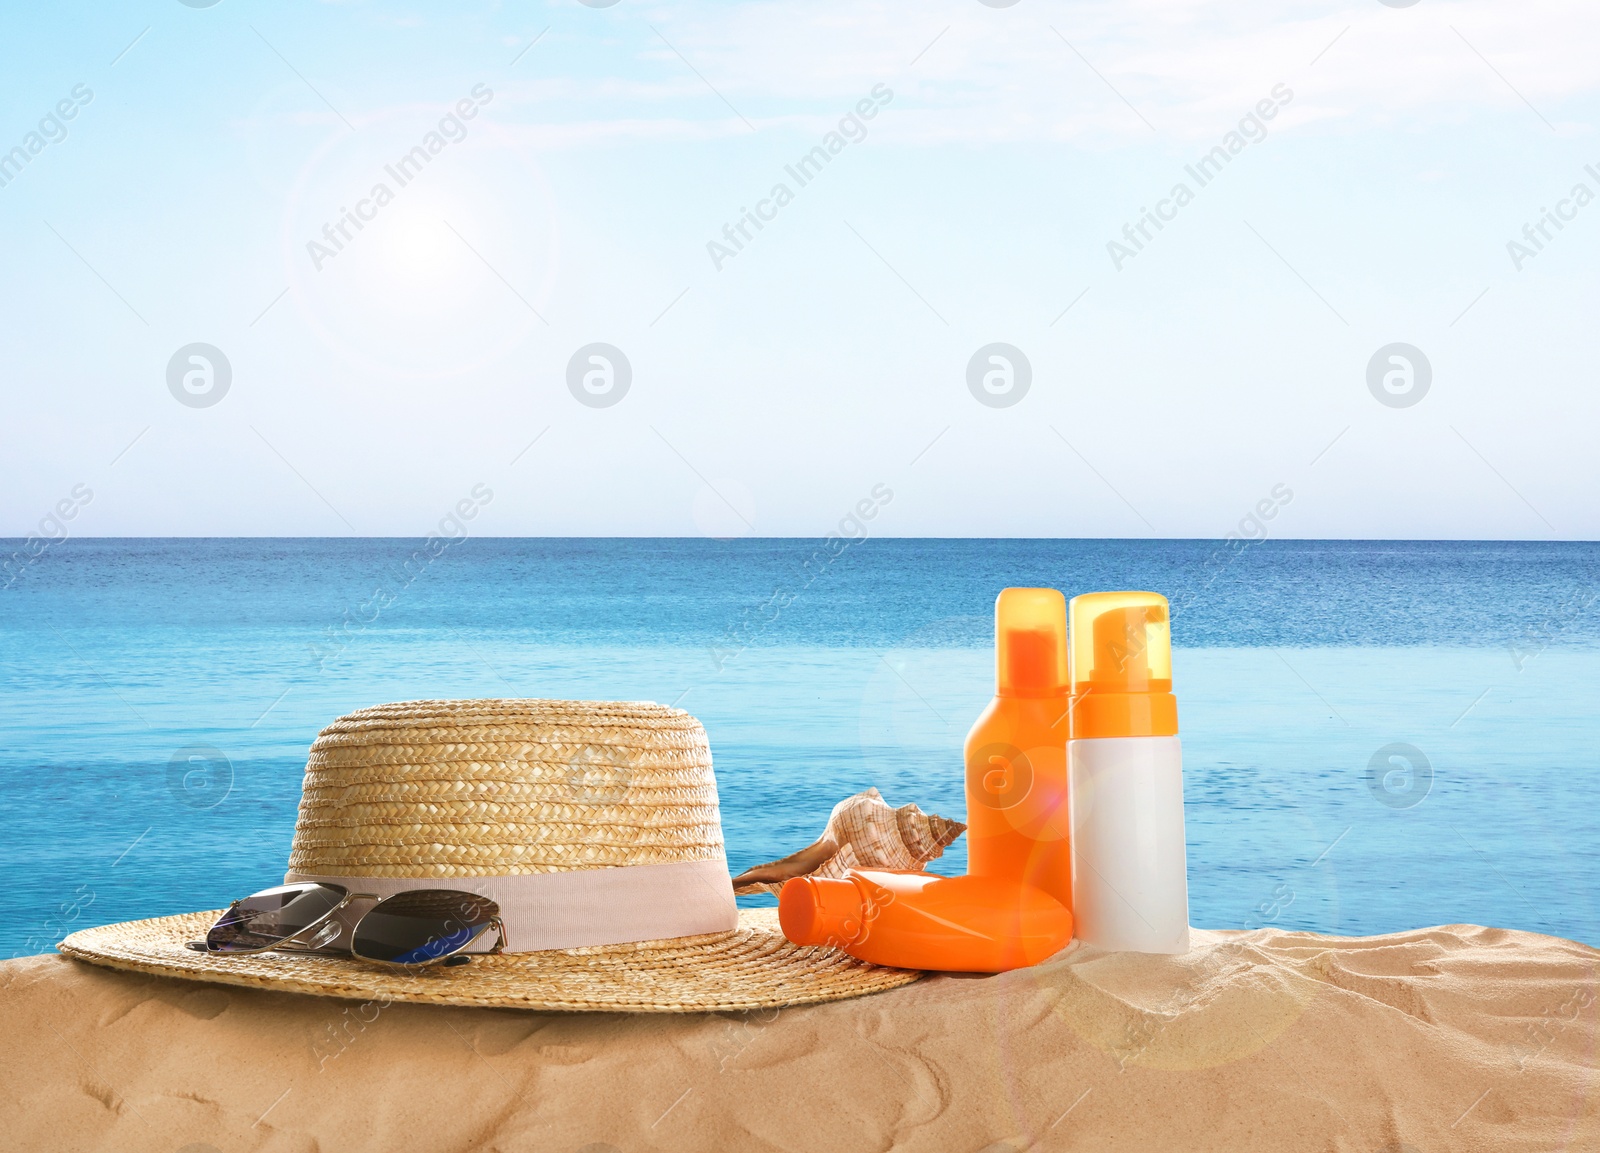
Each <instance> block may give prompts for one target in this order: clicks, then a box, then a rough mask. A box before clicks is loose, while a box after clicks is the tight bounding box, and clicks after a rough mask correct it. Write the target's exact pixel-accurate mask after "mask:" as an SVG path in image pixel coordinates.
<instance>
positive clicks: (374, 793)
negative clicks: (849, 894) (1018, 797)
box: [59, 700, 921, 1013]
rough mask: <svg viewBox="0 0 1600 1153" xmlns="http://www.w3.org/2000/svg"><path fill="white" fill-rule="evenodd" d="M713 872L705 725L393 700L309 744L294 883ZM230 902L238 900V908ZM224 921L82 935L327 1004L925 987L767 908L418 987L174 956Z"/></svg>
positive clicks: (821, 995) (771, 999) (69, 945)
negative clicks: (708, 864) (706, 927)
mask: <svg viewBox="0 0 1600 1153" xmlns="http://www.w3.org/2000/svg"><path fill="white" fill-rule="evenodd" d="M703 860H715V861H719V862H720V861H722V860H723V845H722V824H721V817H720V815H719V812H718V809H717V785H716V779H715V778H714V777H713V775H712V771H711V749H710V746H709V745H708V744H707V742H706V734H705V730H704V729H702V728H701V727H700V722H699V721H697V720H695V719H694V717H692V716H690V715H689V714H688V713H686V712H684V711H682V710H681V709H670V708H665V707H663V706H661V705H657V704H653V703H649V702H609V701H543V700H498V701H497V700H489V701H405V702H401V703H399V704H391V705H380V706H378V707H376V708H370V709H362V710H361V711H360V712H356V713H351V714H350V715H349V716H346V717H341V718H340V719H339V720H337V721H335V722H334V723H333V724H331V725H329V726H328V727H327V728H326V729H324V730H323V731H322V733H321V734H320V735H319V736H318V737H317V739H316V742H315V743H314V744H313V745H312V746H311V753H310V756H309V758H308V759H307V762H306V774H305V783H304V792H303V794H302V797H301V801H300V812H299V818H298V820H297V822H296V824H295V833H294V843H293V846H292V848H291V850H290V856H289V867H290V869H291V870H293V871H295V872H299V873H309V874H313V875H323V876H329V875H332V876H375V877H439V878H449V877H477V876H492V875H500V874H525V873H548V872H563V871H570V870H574V869H594V868H610V867H617V866H626V865H652V864H664V863H670V862H677V861H703ZM240 895H241V896H243V895H244V894H240ZM219 915H220V912H213V913H188V914H184V915H182V916H177V917H160V918H157V919H154V920H149V921H129V922H124V923H122V924H118V925H106V926H104V927H101V928H97V929H84V930H82V931H80V932H77V933H74V934H72V935H71V936H70V937H68V938H67V939H66V940H65V941H63V942H62V943H61V945H60V946H59V948H60V950H61V952H63V953H65V954H66V955H68V956H71V957H78V958H81V959H82V960H85V961H90V962H93V963H94V964H97V965H106V966H109V967H111V968H114V969H128V970H132V971H134V972H140V973H152V974H156V975H160V976H174V977H187V978H190V979H193V980H201V981H217V982H221V983H223V984H228V985H245V986H250V987H254V988H261V989H279V990H284V991H288V992H295V993H310V994H313V995H317V996H324V997H353V998H360V999H363V1000H366V999H371V998H380V999H384V998H387V999H389V1000H395V1001H416V1002H422V1003H426V1004H437V1005H481V1006H500V1007H510V1008H528V1009H574V1010H616V1011H629V1012H656V1013H672V1012H694V1011H701V1010H707V1011H720V1010H740V1009H757V1008H770V1007H775V1006H782V1005H803V1004H809V1003H812V1002H817V1001H834V1000H839V999H841V998H844V997H856V996H860V995H862V994H864V993H876V992H880V991H882V990H884V989H893V988H895V987H897V986H900V985H905V984H909V983H910V982H912V981H915V980H916V979H917V978H918V977H919V976H921V974H920V973H914V972H906V971H903V970H899V969H885V968H879V967H876V966H873V965H869V964H867V963H865V962H863V961H857V960H854V959H853V958H851V957H849V956H847V955H846V954H844V953H842V952H839V951H838V950H835V949H827V948H816V947H800V946H797V945H793V944H791V943H790V942H789V941H787V940H786V939H785V938H784V936H783V934H782V932H781V931H780V929H779V927H778V923H777V914H776V912H775V911H774V910H771V909H761V910H750V909H747V910H744V911H742V912H741V913H740V915H739V928H737V929H734V930H731V931H729V932H724V933H712V934H708V935H704V936H696V937H678V938H674V939H672V940H667V941H648V942H638V943H634V944H625V945H599V946H593V947H589V948H581V949H561V950H547V951H544V952H538V953H516V954H506V955H503V956H475V957H474V958H473V960H472V963H471V964H469V965H464V966H461V967H458V968H440V967H432V968H428V969H424V970H423V971H421V972H419V973H412V972H406V971H401V970H397V969H394V968H391V967H388V966H381V965H373V964H368V963H366V962H362V961H358V960H355V959H352V958H348V957H338V956H330V957H317V956H310V955H303V954H293V953H272V952H269V953H262V954H258V955H255V956H248V957H221V956H216V955H212V954H206V953H197V952H193V951H191V950H189V949H187V948H185V944H186V942H188V941H192V940H196V939H199V938H201V937H204V936H205V934H206V930H207V929H209V928H210V927H211V925H212V924H213V923H214V922H215V921H216V919H217V917H218V916H219Z"/></svg>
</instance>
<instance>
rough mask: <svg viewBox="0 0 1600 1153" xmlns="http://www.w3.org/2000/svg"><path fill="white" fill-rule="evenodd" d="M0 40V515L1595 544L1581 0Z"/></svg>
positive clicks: (387, 8)
mask: <svg viewBox="0 0 1600 1153" xmlns="http://www.w3.org/2000/svg"><path fill="white" fill-rule="evenodd" d="M0 43H4V44H5V45H6V47H7V54H6V55H7V68H6V69H5V70H4V72H3V74H0V245H3V251H4V260H5V266H6V275H5V276H4V277H3V278H0V316H3V318H4V319H3V320H0V358H3V369H0V382H3V383H0V390H3V392H0V413H3V427H4V437H5V451H4V454H3V457H0V477H3V488H0V533H3V534H7V535H14V536H23V535H26V534H29V533H35V534H40V535H45V536H53V537H60V536H63V535H72V536H130V535H351V534H354V535H398V536H409V535H422V534H426V533H428V532H429V531H432V530H433V529H434V527H435V526H436V525H437V524H439V522H440V521H441V520H443V519H444V518H447V517H449V516H451V515H452V513H453V511H454V510H457V509H458V508H461V507H462V506H463V504H465V505H466V506H469V507H470V508H471V509H472V510H473V524H472V526H471V530H472V531H473V532H475V533H478V534H482V535H559V536H565V535H634V534H644V535H668V536H697V535H707V536H714V537H737V536H821V535H823V534H826V533H828V532H830V531H836V530H837V526H838V525H839V524H840V522H841V521H845V520H846V518H848V517H850V516H851V515H852V512H853V510H856V509H857V508H860V507H863V506H870V507H871V508H872V509H873V518H872V524H871V525H870V532H871V533H873V534H876V535H889V536H1067V537H1097V536H1098V537H1143V536H1154V537H1207V538H1217V537H1222V536H1225V535H1227V534H1229V533H1242V534H1244V535H1260V534H1263V533H1264V534H1267V535H1272V536H1279V537H1359V538H1383V537H1394V538H1514V539H1536V540H1543V539H1593V538H1595V537H1596V536H1597V534H1600V501H1596V499H1595V497H1596V495H1597V493H1596V488H1597V484H1596V481H1597V468H1596V454H1595V450H1594V445H1593V441H1594V433H1595V430H1596V428H1597V427H1600V397H1597V390H1596V388H1595V376H1596V371H1595V361H1596V356H1595V354H1596V350H1597V341H1600V338H1597V335H1596V334H1597V331H1600V326H1597V325H1596V323H1595V312H1596V309H1595V305H1596V288H1597V269H1600V264H1597V261H1596V256H1597V253H1600V204H1597V203H1591V201H1592V200H1594V199H1595V198H1596V197H1600V140H1597V139H1596V136H1595V133H1594V131H1593V127H1592V126H1593V124H1594V123H1595V122H1596V116H1597V112H1600V99H1597V96H1600V69H1596V68H1595V67H1594V65H1593V61H1594V60H1595V58H1596V56H1597V50H1600V9H1596V8H1595V7H1594V6H1593V5H1592V4H1584V3H1581V2H1579V0H1532V2H1529V3H1523V4H1518V5H1506V4H1500V3H1491V2H1488V0H1473V2H1455V3H1450V2H1444V0H1415V2H1412V3H1409V4H1408V3H1405V2H1404V0H1387V2H1380V0H1361V2H1355V3H1310V2H1296V0H1287V2H1283V0H1280V2H1272V3H1267V2H1253V0H1252V2H1244V3H1234V4H1217V3H1211V4H1204V3H1199V2H1195V0H1115V2H1087V3H1065V2H1060V3H1049V2H1044V0H1015V2H1013V3H1010V4H1007V5H1005V6H1000V4H999V3H998V0H991V2H990V3H984V2H980V0H960V2H953V0H952V2H945V0H933V2H931V3H928V4H925V5H917V6H915V9H914V11H908V10H907V9H906V6H905V5H893V4H888V3H881V4H880V3H863V2H860V0H852V2H850V3H839V2H837V0H808V2H807V3H804V4H800V3H789V4H782V3H774V2H765V0H761V2H745V3H709V2H707V3H689V4H659V3H643V2H639V0H616V2H613V3H609V4H604V5H603V6H602V5H601V4H600V3H599V2H598V0H596V2H595V3H591V4H586V3H580V2H578V0H560V2H553V3H538V2H536V0H534V2H526V3H513V4H484V5H467V4H462V5H450V6H445V5H417V4H411V3H406V2H387V3H382V4H379V3H364V2H345V3H325V4H321V3H305V2H288V3H278V4H267V3H265V2H264V0H254V2H252V0H221V2H219V3H214V4H210V5H205V4H204V0H187V2H179V0H159V2H158V0H149V2H129V3H119V4H117V5H91V4H89V3H87V2H79V3H72V4H63V5H52V6H49V7H48V8H47V7H46V6H43V5H40V6H23V5H19V4H11V5H6V6H5V7H4V9H3V11H0ZM884 492H888V493H889V494H890V496H889V498H888V499H885V498H884V497H883V495H882V494H883V493H884ZM485 493H487V494H489V495H488V497H487V498H485V497H484V495H483V494H485ZM847 523H848V522H847Z"/></svg>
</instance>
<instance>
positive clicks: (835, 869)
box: [733, 789, 967, 894]
mask: <svg viewBox="0 0 1600 1153" xmlns="http://www.w3.org/2000/svg"><path fill="white" fill-rule="evenodd" d="M966 830H967V826H966V825H963V824H962V823H961V822H960V821H952V820H949V819H947V818H945V817H940V816H936V815H934V814H933V813H924V812H923V811H922V810H921V809H919V808H918V807H917V806H916V805H901V806H900V807H899V808H898V809H892V808H890V807H889V802H887V801H885V800H884V799H883V795H882V794H881V793H879V792H878V790H877V789H868V790H867V791H866V792H863V793H857V794H856V795H855V796H853V797H846V798H845V799H844V800H842V801H840V802H839V803H838V804H837V805H835V806H834V807H833V812H832V813H831V814H830V815H829V817H828V826H827V828H825V829H823V830H822V836H821V837H819V838H818V839H817V840H816V841H815V842H813V843H812V844H810V845H807V846H806V847H805V848H803V849H801V850H800V851H799V852H798V853H791V854H790V855H789V856H787V857H784V858H783V859H782V860H780V861H771V862H769V863H767V864H765V865H757V866H756V867H755V868H753V869H746V870H745V871H744V872H742V873H740V874H739V875H738V876H737V877H735V878H734V879H733V891H734V892H735V893H739V894H749V893H774V894H776V893H777V892H778V890H779V889H781V888H783V883H784V882H785V881H787V880H789V879H790V878H791V877H805V876H815V877H842V876H844V875H845V873H846V872H848V871H849V870H850V869H910V870H913V871H914V870H917V869H921V868H922V867H923V866H924V865H926V864H927V863H928V862H929V861H931V860H933V859H934V858H935V857H941V856H943V855H944V849H945V846H946V845H948V844H950V843H951V842H952V841H954V840H955V839H956V838H957V837H959V836H960V835H961V834H962V833H964V832H966Z"/></svg>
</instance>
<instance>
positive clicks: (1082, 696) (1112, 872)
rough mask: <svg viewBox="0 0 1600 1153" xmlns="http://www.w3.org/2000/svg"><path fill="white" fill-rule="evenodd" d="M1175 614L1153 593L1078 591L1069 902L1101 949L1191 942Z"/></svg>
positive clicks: (1162, 948)
mask: <svg viewBox="0 0 1600 1153" xmlns="http://www.w3.org/2000/svg"><path fill="white" fill-rule="evenodd" d="M1170 617H1171V614H1170V612H1169V610H1168V608H1167V600H1166V598H1165V597H1163V596H1160V595H1158V594H1156V593H1146V592H1116V593H1086V594H1085V595H1083V596H1077V597H1073V598H1072V659H1071V665H1072V693H1073V696H1072V740H1071V741H1070V742H1068V744H1067V758H1068V761H1069V763H1070V766H1071V773H1072V852H1073V869H1072V875H1073V897H1072V910H1073V913H1074V914H1075V915H1076V917H1077V920H1078V937H1079V938H1080V939H1081V940H1082V941H1083V942H1084V943H1085V944H1089V945H1095V946H1097V947H1099V948H1102V949H1127V950H1132V951H1134V952H1139V953H1182V952H1185V951H1186V950H1187V949H1188V948H1189V890H1188V877H1187V874H1186V871H1185V867H1184V836H1183V754H1182V752H1181V751H1180V749H1179V746H1178V702H1177V700H1176V699H1175V698H1174V697H1173V695H1172V632H1171V627H1172V626H1171V621H1170Z"/></svg>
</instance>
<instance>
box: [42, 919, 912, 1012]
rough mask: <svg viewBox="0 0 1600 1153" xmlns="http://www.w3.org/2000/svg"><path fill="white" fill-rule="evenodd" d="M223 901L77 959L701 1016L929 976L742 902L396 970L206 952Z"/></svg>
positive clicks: (473, 998) (507, 1002)
mask: <svg viewBox="0 0 1600 1153" xmlns="http://www.w3.org/2000/svg"><path fill="white" fill-rule="evenodd" d="M220 915H221V910H218V911H216V912H210V913H184V914H182V915H180V916H176V917H156V918H153V919H151V920H147V921H123V922H121V923H119V924H115V925H104V926H101V927H99V928H95V929H82V930H79V931H78V932H76V933H73V934H72V935H71V936H69V937H68V938H67V939H66V940H64V941H62V942H61V944H60V945H59V946H58V948H59V949H60V951H61V952H62V953H64V954H66V955H67V956H69V957H76V958H78V959H79V960H83V961H88V962H90V963H92V964H95V965H104V966H107V967H109V968H113V969H126V970H129V971H132V972H135V973H149V974H152V975H155V976H159V977H182V978H185V979H187V980H191V981H213V982H217V983H219V984H224V985H244V986H246V987H249V988H255V989H276V990H280V991H283V992H289V993H306V994H310V995H311V996H315V997H342V998H348V999H351V1000H359V1001H369V1000H382V1001H408V1002H415V1003H417V1004H425V1005H478V1006H483V1007H486V1008H505V1009H540V1010H552V1009H554V1010H573V1011H587V1012H618V1013H699V1012H722V1011H730V1010H731V1011H738V1010H747V1009H767V1008H777V1007H781V1006H785V1005H806V1004H814V1003H817V1002H821V1001H838V1000H843V999H845V998H849V997H859V996H862V995H864V994H867V993H878V992H882V991H884V990H886V989H895V988H898V987H900V986H902V985H908V984H910V983H911V982H912V981H915V980H916V979H917V978H918V977H920V976H922V974H921V973H919V972H913V971H909V970H905V969H888V968H882V967H880V966H877V965H869V964H867V963H866V962H864V961H857V960H856V959H854V958H853V957H850V956H849V955H847V954H845V953H843V952H840V951H839V950H837V949H832V948H824V947H820V946H800V945H795V944H792V943H791V942H790V941H788V940H787V939H786V938H785V937H784V936H783V933H782V931H781V930H780V929H779V928H778V916H777V910H775V909H742V910H740V912H739V927H738V928H737V929H734V930H732V931H731V932H726V933H711V934H707V935H705V936H699V937H678V938H675V939H673V940H668V941H641V942H637V943H633V944H627V945H597V946H591V947H588V948H582V949H552V950H547V951H545V952H539V953H506V954H502V955H499V956H474V957H473V960H472V964H470V965H461V966H456V967H452V968H442V967H440V966H437V965H435V966H430V967H428V968H425V969H423V970H421V971H419V972H406V971H401V970H396V969H391V968H389V967H388V966H384V965H375V964H369V963H367V962H364V961H358V960H354V959H352V958H347V957H320V956H313V955H308V954H297V953H258V954H255V955H253V956H246V957H224V956H217V955H215V954H207V953H198V952H195V951H193V950H191V949H189V948H187V947H186V945H187V942H189V941H193V940H196V939H198V938H201V937H204V936H205V933H206V930H207V929H209V928H210V927H211V926H212V924H214V923H215V921H216V919H217V917H219V916H220Z"/></svg>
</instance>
